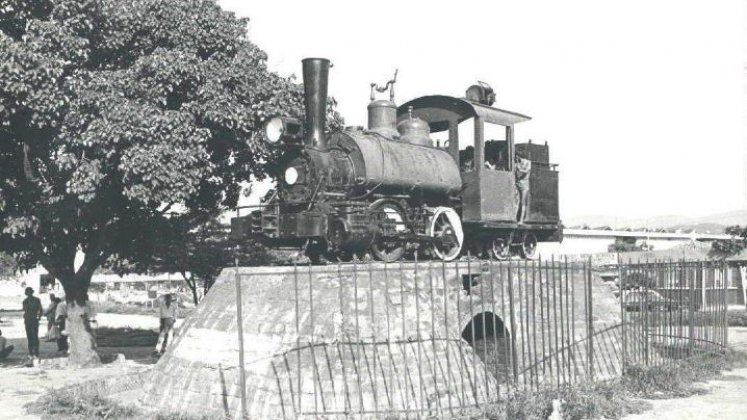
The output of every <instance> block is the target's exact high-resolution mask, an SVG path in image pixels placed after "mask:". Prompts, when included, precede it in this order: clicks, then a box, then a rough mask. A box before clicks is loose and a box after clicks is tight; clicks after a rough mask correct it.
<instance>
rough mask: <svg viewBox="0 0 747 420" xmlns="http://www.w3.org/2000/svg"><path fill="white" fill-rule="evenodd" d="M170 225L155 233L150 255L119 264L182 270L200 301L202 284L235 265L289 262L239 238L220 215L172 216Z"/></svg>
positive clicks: (207, 284)
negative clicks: (232, 232)
mask: <svg viewBox="0 0 747 420" xmlns="http://www.w3.org/2000/svg"><path fill="white" fill-rule="evenodd" d="M171 222H172V223H171V225H170V226H164V228H163V229H162V230H160V231H158V232H154V235H155V236H156V238H157V239H158V240H157V242H156V244H155V247H154V249H153V250H152V253H151V258H150V259H147V260H145V259H144V260H140V261H138V262H137V263H136V264H134V265H130V266H127V267H122V266H121V267H119V269H120V270H123V271H127V270H131V271H139V272H142V271H155V272H167V273H180V274H181V275H182V277H183V278H184V280H185V282H186V283H187V285H188V286H189V288H190V289H191V290H192V295H193V299H194V301H195V304H197V302H198V293H197V290H198V287H199V285H200V283H201V284H202V285H203V287H204V291H205V292H207V290H208V289H209V288H210V287H211V286H212V285H213V283H214V282H215V279H216V278H217V277H218V274H220V272H221V270H222V269H223V268H226V267H230V266H233V265H234V264H235V263H236V260H235V259H238V263H239V265H241V266H258V265H278V264H283V263H288V262H289V260H287V259H284V258H282V256H280V255H279V254H278V253H276V252H274V251H270V250H268V249H267V248H266V247H264V246H263V245H262V244H260V243H258V242H254V241H245V240H242V241H236V240H234V239H231V238H230V237H229V234H228V233H229V232H228V227H227V226H225V225H223V224H222V223H221V221H220V220H219V218H201V219H199V220H186V219H183V218H181V219H173V220H172V221H171Z"/></svg>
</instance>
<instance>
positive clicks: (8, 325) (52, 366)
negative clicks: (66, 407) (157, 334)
mask: <svg viewBox="0 0 747 420" xmlns="http://www.w3.org/2000/svg"><path fill="white" fill-rule="evenodd" d="M0 318H2V323H0V329H2V331H3V336H4V337H5V338H7V339H8V344H9V345H13V346H15V350H14V351H13V353H12V354H11V355H10V357H9V358H8V359H6V360H3V361H2V362H0V419H2V420H4V419H8V420H10V419H14V420H15V419H23V420H31V419H34V420H37V419H39V418H40V417H39V416H36V415H29V414H26V410H25V409H24V405H25V404H27V403H29V402H32V401H35V400H36V399H38V398H39V397H40V396H41V395H42V394H44V393H45V392H47V391H48V390H51V389H64V388H66V387H68V386H70V385H73V384H78V383H81V382H85V381H88V380H92V379H101V378H106V377H108V376H122V375H125V374H129V373H135V372H139V371H142V370H144V369H147V368H149V367H150V366H151V365H152V364H153V363H155V359H153V358H151V356H150V354H151V352H152V351H153V348H152V347H126V348H114V347H105V348H100V349H99V353H100V354H101V355H102V358H103V359H105V360H106V359H108V360H112V359H114V358H115V356H116V354H118V353H121V354H124V355H125V357H126V359H127V361H126V362H125V363H109V364H105V365H103V366H101V367H97V368H90V369H73V368H66V367H64V366H63V364H64V363H63V359H62V358H61V357H60V356H58V355H57V346H56V344H55V343H54V342H46V341H44V339H43V337H42V338H41V348H40V353H41V359H42V364H41V365H40V366H38V367H31V368H29V367H24V366H23V362H24V360H25V358H26V355H27V354H28V353H27V351H28V350H27V344H26V336H25V332H24V327H23V320H22V319H21V313H20V312H3V313H2V314H0ZM97 318H98V322H99V326H101V327H112V328H120V327H125V326H129V327H131V328H143V329H155V330H157V328H158V319H156V317H153V316H144V315H116V314H99V315H98V317H97ZM39 329H40V330H41V331H40V334H43V333H44V332H45V331H46V329H45V325H44V324H43V325H40V328H39Z"/></svg>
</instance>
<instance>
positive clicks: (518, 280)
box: [516, 260, 528, 390]
mask: <svg viewBox="0 0 747 420" xmlns="http://www.w3.org/2000/svg"><path fill="white" fill-rule="evenodd" d="M524 261H525V262H524V264H526V260H524ZM522 271H524V272H525V270H522V269H521V262H517V263H516V285H517V286H518V287H517V288H518V290H517V291H518V296H517V298H518V299H517V303H518V305H519V310H518V312H519V314H518V315H519V330H520V331H521V382H522V386H523V387H524V388H523V389H524V390H526V389H527V372H526V360H527V353H528V352H527V349H526V348H525V342H526V338H527V333H526V327H527V325H526V323H525V322H524V317H522V315H521V312H522V309H524V312H526V308H523V306H524V300H523V296H522V289H523V287H522V283H524V279H523V278H522V274H523V273H522Z"/></svg>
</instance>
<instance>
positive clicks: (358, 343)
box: [351, 259, 366, 413]
mask: <svg viewBox="0 0 747 420" xmlns="http://www.w3.org/2000/svg"><path fill="white" fill-rule="evenodd" d="M353 295H354V298H353V305H354V307H353V312H355V362H354V363H353V366H354V367H355V379H356V382H357V383H358V403H359V405H358V412H359V413H363V412H364V411H365V410H366V408H365V407H364V405H363V384H362V381H361V368H362V367H363V366H362V363H361V346H362V345H361V326H360V313H359V312H358V263H357V262H356V261H355V259H354V260H353ZM351 353H352V349H351ZM351 355H352V354H351Z"/></svg>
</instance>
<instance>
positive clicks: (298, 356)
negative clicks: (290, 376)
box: [293, 263, 303, 413]
mask: <svg viewBox="0 0 747 420" xmlns="http://www.w3.org/2000/svg"><path fill="white" fill-rule="evenodd" d="M293 289H294V297H295V301H296V368H297V372H296V373H297V376H296V380H297V384H296V389H297V392H296V394H297V395H298V411H297V412H298V413H302V412H303V408H302V406H301V404H302V400H301V394H302V392H301V314H300V313H299V307H298V303H299V298H300V296H299V294H298V266H297V265H296V264H295V263H294V264H293Z"/></svg>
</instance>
